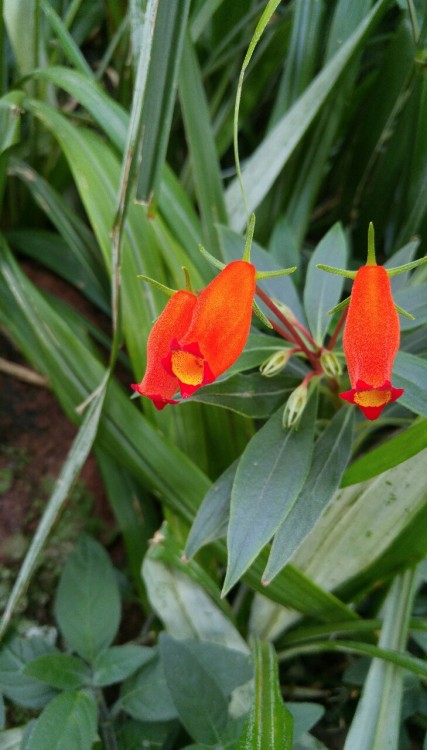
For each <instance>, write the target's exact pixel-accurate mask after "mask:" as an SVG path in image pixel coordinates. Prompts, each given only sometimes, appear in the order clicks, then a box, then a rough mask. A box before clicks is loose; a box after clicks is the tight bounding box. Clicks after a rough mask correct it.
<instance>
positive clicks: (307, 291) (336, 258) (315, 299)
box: [304, 223, 347, 346]
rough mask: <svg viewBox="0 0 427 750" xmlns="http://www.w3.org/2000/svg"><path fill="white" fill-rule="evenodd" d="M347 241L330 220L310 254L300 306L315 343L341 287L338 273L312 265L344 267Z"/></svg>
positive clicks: (323, 331)
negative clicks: (303, 310)
mask: <svg viewBox="0 0 427 750" xmlns="http://www.w3.org/2000/svg"><path fill="white" fill-rule="evenodd" d="M346 262H347V241H346V237H345V234H344V232H343V230H342V227H341V224H338V223H337V224H334V225H333V227H332V228H331V229H330V230H329V232H327V234H325V236H324V237H323V238H322V240H321V241H320V242H319V244H318V245H317V247H316V249H315V251H314V253H313V255H312V256H311V258H310V262H309V264H308V269H307V278H306V281H305V287H304V308H305V312H306V315H307V320H308V323H309V326H310V331H311V333H312V335H313V337H314V340H315V341H316V343H317V344H319V346H321V345H322V343H323V339H324V338H325V334H326V332H327V330H328V328H329V325H330V322H331V321H330V317H328V315H327V312H328V310H331V309H332V308H333V307H335V305H337V304H338V302H339V301H340V299H341V295H342V290H343V287H344V279H343V277H342V276H336V275H333V274H330V273H325V272H324V271H321V270H320V268H316V265H317V263H324V264H326V265H330V266H335V267H336V268H345V266H346Z"/></svg>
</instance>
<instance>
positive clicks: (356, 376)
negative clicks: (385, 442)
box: [318, 224, 425, 420]
mask: <svg viewBox="0 0 427 750" xmlns="http://www.w3.org/2000/svg"><path fill="white" fill-rule="evenodd" d="M424 260H425V259H421V260H419V261H414V262H413V263H408V264H406V265H405V266H400V267H399V268H393V269H385V268H383V267H382V266H379V265H377V262H376V258H375V246H374V230H373V226H372V224H370V226H369V233H368V259H367V263H366V265H365V266H362V268H359V270H358V271H356V272H352V271H344V270H341V269H333V268H331V267H330V266H323V265H321V264H319V266H318V267H319V268H322V269H323V270H325V271H329V272H331V273H338V274H340V275H343V276H347V277H349V278H351V279H353V281H354V283H353V288H352V291H351V296H350V298H349V299H347V300H344V302H342V303H340V305H338V306H337V308H341V309H342V308H344V307H345V306H346V305H347V304H349V308H348V314H347V319H346V322H345V327H344V335H343V347H344V354H345V358H346V362H347V369H348V374H349V377H350V383H351V389H350V390H348V391H345V392H344V393H340V394H339V395H340V397H341V398H342V399H344V400H345V401H348V402H350V403H352V404H356V405H357V406H358V407H359V408H360V409H361V410H362V412H363V414H364V415H365V417H367V419H371V420H373V419H377V418H378V417H379V416H380V414H381V412H382V410H383V409H384V407H385V406H386V405H387V404H389V403H392V402H393V401H396V399H398V398H399V397H400V396H401V395H402V393H403V392H404V390H403V388H395V387H394V386H393V385H392V370H393V363H394V359H395V356H396V354H397V351H398V349H399V342H400V324H399V316H398V312H400V313H401V314H404V315H407V316H409V317H412V316H410V315H409V314H408V313H405V311H404V310H401V308H399V307H397V306H396V304H395V303H394V301H393V296H392V290H391V284H390V278H389V277H390V276H394V275H396V274H397V273H401V272H402V271H406V270H409V269H410V268H414V267H415V266H416V265H419V264H420V263H422V262H424ZM337 308H335V309H337ZM331 312H332V311H331Z"/></svg>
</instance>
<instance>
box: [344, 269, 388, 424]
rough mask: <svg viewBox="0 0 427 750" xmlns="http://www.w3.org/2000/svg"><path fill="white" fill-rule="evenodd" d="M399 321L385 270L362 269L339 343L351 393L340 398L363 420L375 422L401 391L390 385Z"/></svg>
mask: <svg viewBox="0 0 427 750" xmlns="http://www.w3.org/2000/svg"><path fill="white" fill-rule="evenodd" d="M399 340H400V327H399V318H398V314H397V311H396V308H395V305H394V302H393V297H392V294H391V285H390V280H389V277H388V275H387V271H386V270H385V269H384V268H382V266H378V265H376V264H369V263H368V265H366V266H362V268H360V269H359V270H358V272H357V274H356V277H355V279H354V284H353V289H352V292H351V298H350V306H349V310H348V316H347V320H346V324H345V329H344V336H343V344H344V354H345V358H346V361H347V367H348V373H349V376H350V382H351V390H350V391H346V392H345V393H340V397H341V398H343V399H345V400H346V401H349V402H350V403H352V404H357V406H359V407H360V409H361V410H362V411H363V413H364V415H365V417H367V419H377V417H379V416H380V414H381V412H382V410H383V409H384V407H385V406H386V404H389V403H391V402H392V401H396V399H398V398H399V396H401V395H402V393H403V388H394V387H393V386H392V384H391V373H392V368H393V361H394V358H395V356H396V353H397V350H398V348H399Z"/></svg>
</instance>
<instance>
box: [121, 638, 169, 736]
mask: <svg viewBox="0 0 427 750" xmlns="http://www.w3.org/2000/svg"><path fill="white" fill-rule="evenodd" d="M154 657H155V653H154V654H153V658H152V659H151V660H150V661H149V662H148V664H146V665H145V666H143V667H142V668H141V669H139V670H138V672H136V674H134V675H132V676H131V677H128V679H127V680H125V682H124V683H123V685H122V688H121V691H120V698H119V702H118V704H117V707H116V708H117V710H118V709H122V710H124V711H126V713H128V714H129V715H130V716H132V717H133V718H134V719H139V720H140V721H169V720H170V719H175V718H176V717H177V711H176V708H175V704H174V702H173V700H172V697H171V694H170V691H169V688H168V685H167V683H166V679H165V673H164V670H163V665H162V662H161V661H160V659H159V658H158V657H156V658H154Z"/></svg>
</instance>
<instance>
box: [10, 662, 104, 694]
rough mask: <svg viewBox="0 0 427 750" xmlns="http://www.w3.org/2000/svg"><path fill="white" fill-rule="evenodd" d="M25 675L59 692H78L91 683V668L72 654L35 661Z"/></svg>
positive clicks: (27, 668) (25, 671)
mask: <svg viewBox="0 0 427 750" xmlns="http://www.w3.org/2000/svg"><path fill="white" fill-rule="evenodd" d="M24 673H25V674H27V675H29V676H30V677H35V678H36V679H37V680H40V681H41V682H45V683H46V684H47V685H51V687H54V688H57V689H58V690H77V689H78V688H80V687H83V686H84V685H87V684H88V683H89V682H90V679H91V675H90V670H89V667H88V666H87V665H86V664H85V663H84V662H83V661H82V660H81V659H78V658H77V657H76V656H71V655H70V654H47V655H46V656H39V657H38V658H37V659H33V660H32V661H30V663H29V664H27V666H26V667H25V669H24Z"/></svg>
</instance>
